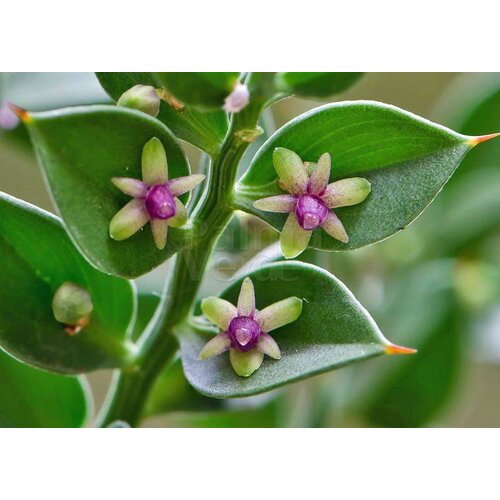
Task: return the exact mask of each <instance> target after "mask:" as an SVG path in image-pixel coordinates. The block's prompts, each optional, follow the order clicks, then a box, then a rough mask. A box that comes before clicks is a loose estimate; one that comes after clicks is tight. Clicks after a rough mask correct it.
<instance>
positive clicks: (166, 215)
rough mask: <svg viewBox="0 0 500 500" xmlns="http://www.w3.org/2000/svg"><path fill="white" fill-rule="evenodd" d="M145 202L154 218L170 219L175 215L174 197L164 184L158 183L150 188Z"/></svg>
mask: <svg viewBox="0 0 500 500" xmlns="http://www.w3.org/2000/svg"><path fill="white" fill-rule="evenodd" d="M145 204H146V208H147V209H148V212H149V215H150V216H151V218H153V219H170V217H173V216H174V215H175V211H176V208H175V200H174V197H173V196H172V194H171V193H170V191H169V190H168V188H167V186H165V185H164V184H158V185H156V186H153V187H151V188H150V189H149V191H148V194H147V195H146V200H145Z"/></svg>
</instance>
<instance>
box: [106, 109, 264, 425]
mask: <svg viewBox="0 0 500 500" xmlns="http://www.w3.org/2000/svg"><path fill="white" fill-rule="evenodd" d="M262 104H263V103H262V102H261V101H260V100H259V101H257V102H254V103H251V104H250V105H249V106H248V107H247V108H246V109H245V110H244V111H242V112H240V113H238V114H236V115H234V117H233V120H232V122H231V125H230V128H229V131H228V134H227V136H226V138H225V139H224V142H223V144H222V146H221V149H220V152H219V154H218V155H217V156H216V157H215V158H214V163H213V166H212V169H211V172H210V177H209V181H208V187H207V190H206V192H205V195H204V197H203V199H202V200H201V201H200V203H199V204H198V206H197V207H196V209H195V212H194V213H193V216H192V219H193V235H194V236H193V240H192V244H191V245H189V246H188V247H187V248H185V249H183V250H182V251H180V252H179V253H178V254H177V257H176V262H175V268H174V272H173V276H172V280H171V282H170V285H169V289H168V291H167V294H166V297H165V298H164V300H163V301H162V303H161V304H160V306H159V307H161V308H162V309H161V314H160V315H159V317H158V318H157V321H156V322H155V324H154V325H153V327H152V328H149V329H147V330H146V331H145V332H144V334H143V336H142V337H141V339H140V342H139V354H138V357H137V363H136V364H135V366H134V367H133V368H131V369H128V370H123V371H121V372H118V374H117V376H116V379H115V382H114V384H113V387H112V390H111V391H110V393H111V394H110V397H109V398H108V402H107V403H106V405H105V407H104V408H103V411H102V415H101V417H100V419H99V425H100V426H101V427H105V426H107V425H109V424H110V423H111V422H113V421H115V420H124V421H126V422H128V423H129V424H130V425H132V426H135V425H137V424H138V423H139V422H140V419H141V415H142V413H143V408H144V405H145V403H146V401H147V398H148V395H149V392H150V390H151V387H152V386H153V384H154V382H155V380H156V379H157V377H158V375H159V374H160V373H161V372H162V370H164V368H165V367H166V366H167V365H168V364H169V363H170V362H171V361H172V359H173V358H174V356H175V354H176V352H177V349H178V344H177V340H176V338H175V336H174V335H173V332H174V329H175V327H176V326H177V325H179V324H180V323H182V322H184V321H185V320H186V319H187V317H188V315H189V313H190V311H191V310H192V307H193V304H194V302H195V300H196V296H197V293H198V290H199V287H200V284H201V280H202V278H203V275H204V272H205V269H206V267H207V262H208V260H209V258H210V255H211V253H212V250H213V248H214V245H215V243H216V241H217V239H218V238H219V236H220V235H221V233H222V232H223V231H224V228H225V227H226V225H227V223H228V222H229V220H230V218H231V216H232V214H233V208H232V203H231V198H232V193H233V187H234V183H235V178H236V173H237V168H238V164H239V162H240V160H241V157H242V156H243V153H244V152H245V150H246V149H247V147H248V146H249V142H245V140H244V139H245V136H244V135H242V134H240V133H239V132H240V131H242V130H253V129H255V128H256V125H257V121H258V118H259V114H260V111H261V109H262Z"/></svg>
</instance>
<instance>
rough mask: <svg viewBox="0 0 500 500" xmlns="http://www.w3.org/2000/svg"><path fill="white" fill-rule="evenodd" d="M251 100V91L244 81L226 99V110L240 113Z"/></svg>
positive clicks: (224, 107)
mask: <svg viewBox="0 0 500 500" xmlns="http://www.w3.org/2000/svg"><path fill="white" fill-rule="evenodd" d="M249 102H250V92H249V91H248V87H247V86H246V85H244V84H243V83H238V84H237V85H236V87H235V88H234V90H233V91H232V92H231V93H230V94H229V95H228V96H227V97H226V98H225V99H224V106H223V109H224V111H227V112H228V113H238V111H241V110H242V109H243V108H244V107H245V106H246V105H247V104H248V103H249Z"/></svg>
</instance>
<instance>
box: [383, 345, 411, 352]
mask: <svg viewBox="0 0 500 500" xmlns="http://www.w3.org/2000/svg"><path fill="white" fill-rule="evenodd" d="M416 352H417V350H416V349H413V348H411V347H403V346H401V345H396V344H388V345H386V346H385V353H386V354H415V353H416Z"/></svg>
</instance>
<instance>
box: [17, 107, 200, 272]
mask: <svg viewBox="0 0 500 500" xmlns="http://www.w3.org/2000/svg"><path fill="white" fill-rule="evenodd" d="M25 123H26V125H27V127H28V130H29V132H30V135H31V138H32V141H33V144H34V146H35V150H36V152H37V155H38V158H39V160H40V163H41V165H42V168H43V170H44V172H45V175H46V179H47V182H48V185H49V189H50V192H51V194H52V197H53V199H54V202H55V204H56V206H57V209H58V210H59V213H60V214H61V216H62V218H63V220H64V222H65V225H66V228H67V230H68V232H69V234H70V236H71V238H72V239H73V241H74V242H75V244H76V245H77V246H78V248H79V250H80V251H81V252H82V253H83V255H84V256H85V257H86V258H87V259H88V260H89V261H90V262H91V263H92V264H93V265H94V266H95V267H97V268H98V269H100V270H101V271H104V272H106V273H109V274H113V275H117V276H123V277H126V278H135V277H137V276H140V275H142V274H145V273H147V272H149V271H151V270H152V269H154V268H155V267H157V266H159V265H160V264H161V263H162V262H164V261H165V260H166V259H168V258H169V257H170V256H171V255H173V254H174V253H175V252H176V251H177V250H178V249H179V248H181V247H183V246H184V245H186V239H188V238H189V235H190V231H189V229H186V228H179V229H175V228H171V229H170V230H169V232H168V241H167V245H166V247H165V249H164V250H158V249H157V248H156V246H155V244H154V241H153V236H152V232H151V228H150V226H149V224H148V225H146V226H145V227H144V228H143V229H142V230H141V231H138V232H137V233H136V234H135V235H133V236H132V237H131V238H129V239H127V240H125V241H113V240H112V239H111V238H110V237H109V222H110V220H111V219H112V217H113V216H114V215H115V214H116V213H117V212H118V210H120V209H121V208H122V207H123V206H124V205H125V204H126V203H128V202H129V201H130V197H128V196H126V195H124V194H122V193H121V192H120V191H119V190H118V189H117V188H116V187H115V186H114V185H113V184H112V182H111V178H112V177H133V178H136V179H141V178H142V173H141V154H142V148H143V147H144V145H145V144H146V142H148V141H149V140H150V139H151V138H152V137H157V138H158V139H160V140H161V142H162V144H163V146H164V148H165V151H166V153H167V160H168V169H169V178H171V179H173V178H175V177H180V176H183V175H188V174H189V165H188V162H187V160H186V158H185V156H184V153H183V152H182V150H181V148H180V146H179V144H178V143H177V141H176V140H175V138H174V137H173V136H172V134H171V133H170V131H169V130H168V129H167V128H166V127H165V126H164V125H163V124H161V123H160V122H159V121H158V120H156V119H154V118H152V117H150V116H148V115H146V114H144V113H141V112H139V111H134V110H130V109H125V108H118V107H115V106H86V107H77V108H67V109H63V110H57V111H49V112H44V113H30V114H29V115H28V116H27V118H26V119H25ZM181 200H182V201H184V202H185V201H187V196H186V195H183V196H182V197H181Z"/></svg>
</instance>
